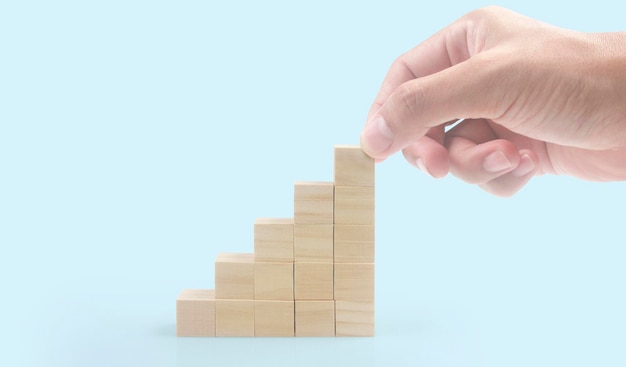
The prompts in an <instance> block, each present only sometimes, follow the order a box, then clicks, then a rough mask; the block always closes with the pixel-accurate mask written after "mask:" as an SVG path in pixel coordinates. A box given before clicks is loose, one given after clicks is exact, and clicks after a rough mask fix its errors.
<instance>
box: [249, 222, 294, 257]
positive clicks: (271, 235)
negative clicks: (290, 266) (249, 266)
mask: <svg viewBox="0 0 626 367" xmlns="http://www.w3.org/2000/svg"><path fill="white" fill-rule="evenodd" d="M254 255H255V259H256V261H269V262H293V219H291V218H289V219H283V218H259V219H257V220H256V222H255V223H254Z"/></svg>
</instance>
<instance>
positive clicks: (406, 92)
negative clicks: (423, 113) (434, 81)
mask: <svg viewBox="0 0 626 367" xmlns="http://www.w3.org/2000/svg"><path fill="white" fill-rule="evenodd" d="M394 97H395V98H394V100H395V103H394V105H395V106H394V107H395V108H397V109H398V110H399V112H400V116H401V117H402V120H404V121H407V120H413V119H414V118H415V117H416V116H417V115H418V111H419V110H420V109H421V106H422V105H423V103H424V102H423V101H424V91H423V89H422V88H420V87H419V86H417V85H415V83H404V84H401V85H400V86H399V87H398V88H397V89H396V91H395V92H394Z"/></svg>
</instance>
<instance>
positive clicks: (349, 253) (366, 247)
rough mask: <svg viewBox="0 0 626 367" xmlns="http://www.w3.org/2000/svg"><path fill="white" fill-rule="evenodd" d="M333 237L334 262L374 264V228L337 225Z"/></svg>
mask: <svg viewBox="0 0 626 367" xmlns="http://www.w3.org/2000/svg"><path fill="white" fill-rule="evenodd" d="M334 237H335V240H334V256H335V262H338V263H373V262H374V226H369V225H365V226H363V225H341V224H338V225H336V226H335V231H334Z"/></svg>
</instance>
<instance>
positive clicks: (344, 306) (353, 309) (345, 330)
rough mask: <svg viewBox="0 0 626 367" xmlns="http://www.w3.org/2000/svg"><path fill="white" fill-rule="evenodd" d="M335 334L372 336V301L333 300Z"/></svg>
mask: <svg viewBox="0 0 626 367" xmlns="http://www.w3.org/2000/svg"><path fill="white" fill-rule="evenodd" d="M335 318H336V333H337V336H374V301H369V302H368V301H339V300H337V301H335Z"/></svg>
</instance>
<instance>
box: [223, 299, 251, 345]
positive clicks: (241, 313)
mask: <svg viewBox="0 0 626 367" xmlns="http://www.w3.org/2000/svg"><path fill="white" fill-rule="evenodd" d="M215 336H254V301H253V300H241V299H226V300H225V299H218V300H216V301H215Z"/></svg>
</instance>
